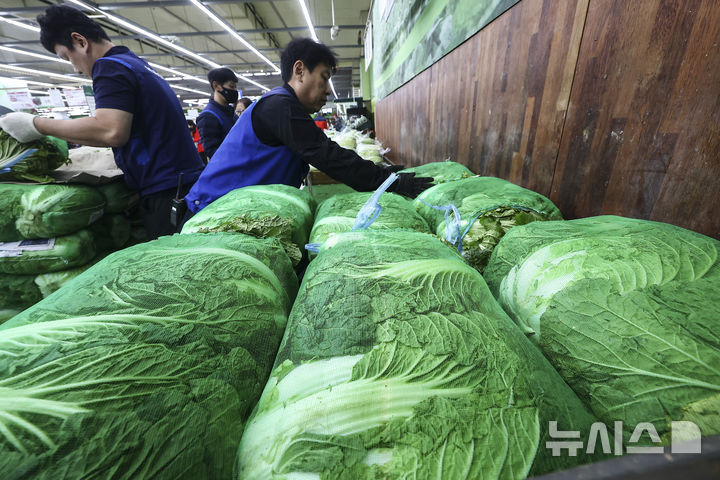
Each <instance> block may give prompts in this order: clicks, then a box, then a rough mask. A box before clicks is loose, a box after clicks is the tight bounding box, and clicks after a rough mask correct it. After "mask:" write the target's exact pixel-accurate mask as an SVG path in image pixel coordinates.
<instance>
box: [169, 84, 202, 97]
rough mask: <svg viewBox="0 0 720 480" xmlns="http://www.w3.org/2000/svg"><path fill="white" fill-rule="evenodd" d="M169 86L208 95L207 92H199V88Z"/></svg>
mask: <svg viewBox="0 0 720 480" xmlns="http://www.w3.org/2000/svg"><path fill="white" fill-rule="evenodd" d="M170 87H172V88H177V89H179V90H185V91H186V92H193V93H199V94H200V95H209V93H208V92H201V91H200V90H195V89H192V88H187V87H181V86H180V85H170Z"/></svg>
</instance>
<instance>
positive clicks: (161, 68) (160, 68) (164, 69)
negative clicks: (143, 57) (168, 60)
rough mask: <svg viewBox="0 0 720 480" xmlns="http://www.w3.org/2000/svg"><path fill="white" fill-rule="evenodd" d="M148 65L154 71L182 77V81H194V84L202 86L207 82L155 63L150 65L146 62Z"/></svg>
mask: <svg viewBox="0 0 720 480" xmlns="http://www.w3.org/2000/svg"><path fill="white" fill-rule="evenodd" d="M148 65H150V66H151V67H153V68H154V69H157V70H161V71H163V72H167V73H172V74H173V75H177V76H179V77H182V78H184V79H186V80H195V81H196V82H200V83H202V84H203V85H204V84H206V83H207V80H205V79H203V78H200V77H195V76H193V75H188V74H187V73H183V72H181V71H180V70H175V69H173V68H168V67H163V66H162V65H158V64H157V63H150V62H148Z"/></svg>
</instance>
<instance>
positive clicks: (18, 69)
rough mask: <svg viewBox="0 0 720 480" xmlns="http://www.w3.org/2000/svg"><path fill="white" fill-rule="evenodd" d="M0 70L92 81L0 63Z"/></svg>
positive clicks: (90, 81) (77, 80) (72, 80)
mask: <svg viewBox="0 0 720 480" xmlns="http://www.w3.org/2000/svg"><path fill="white" fill-rule="evenodd" d="M0 70H8V71H11V72H20V73H28V74H30V75H42V76H44V77H50V78H60V79H62V80H69V81H71V82H77V83H92V80H89V79H87V78H80V77H71V76H70V75H63V74H61V73H52V72H45V71H43V70H34V69H32V68H25V67H16V66H14V65H2V64H0Z"/></svg>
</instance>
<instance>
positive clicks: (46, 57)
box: [0, 45, 71, 65]
mask: <svg viewBox="0 0 720 480" xmlns="http://www.w3.org/2000/svg"><path fill="white" fill-rule="evenodd" d="M0 50H5V51H8V52H13V53H18V54H20V55H27V56H29V57H35V58H42V59H43V60H50V61H52V62H58V63H66V64H68V65H71V63H70V62H68V61H67V60H63V59H62V58H58V57H53V56H52V55H43V54H42V53H36V52H29V51H27V50H20V49H19V48H12V47H5V46H2V45H0Z"/></svg>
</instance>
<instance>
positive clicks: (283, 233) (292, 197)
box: [182, 185, 315, 265]
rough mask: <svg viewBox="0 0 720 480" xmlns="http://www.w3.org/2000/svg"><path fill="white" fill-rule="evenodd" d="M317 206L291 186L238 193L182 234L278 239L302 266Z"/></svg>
mask: <svg viewBox="0 0 720 480" xmlns="http://www.w3.org/2000/svg"><path fill="white" fill-rule="evenodd" d="M314 210H315V202H314V200H313V198H312V196H311V195H310V194H309V193H308V192H307V191H305V190H299V189H297V188H295V187H290V186H288V185H254V186H250V187H243V188H238V189H235V190H233V191H231V192H228V193H226V194H225V195H223V196H222V197H220V198H218V199H217V200H215V201H214V202H212V203H211V204H210V205H208V206H207V207H205V208H203V209H202V210H200V211H199V212H198V213H197V214H195V215H194V216H193V217H192V218H191V219H190V220H188V221H187V222H186V223H185V225H184V226H183V229H182V233H194V232H200V233H208V232H235V233H245V234H247V235H252V236H255V237H260V238H277V239H278V240H279V241H280V243H281V244H282V246H283V248H284V249H285V251H286V252H287V254H288V256H289V257H290V259H291V260H292V261H293V264H294V265H297V264H299V263H300V260H302V257H303V251H304V248H305V244H306V243H307V240H308V235H309V234H310V228H311V227H312V222H313V212H314Z"/></svg>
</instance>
